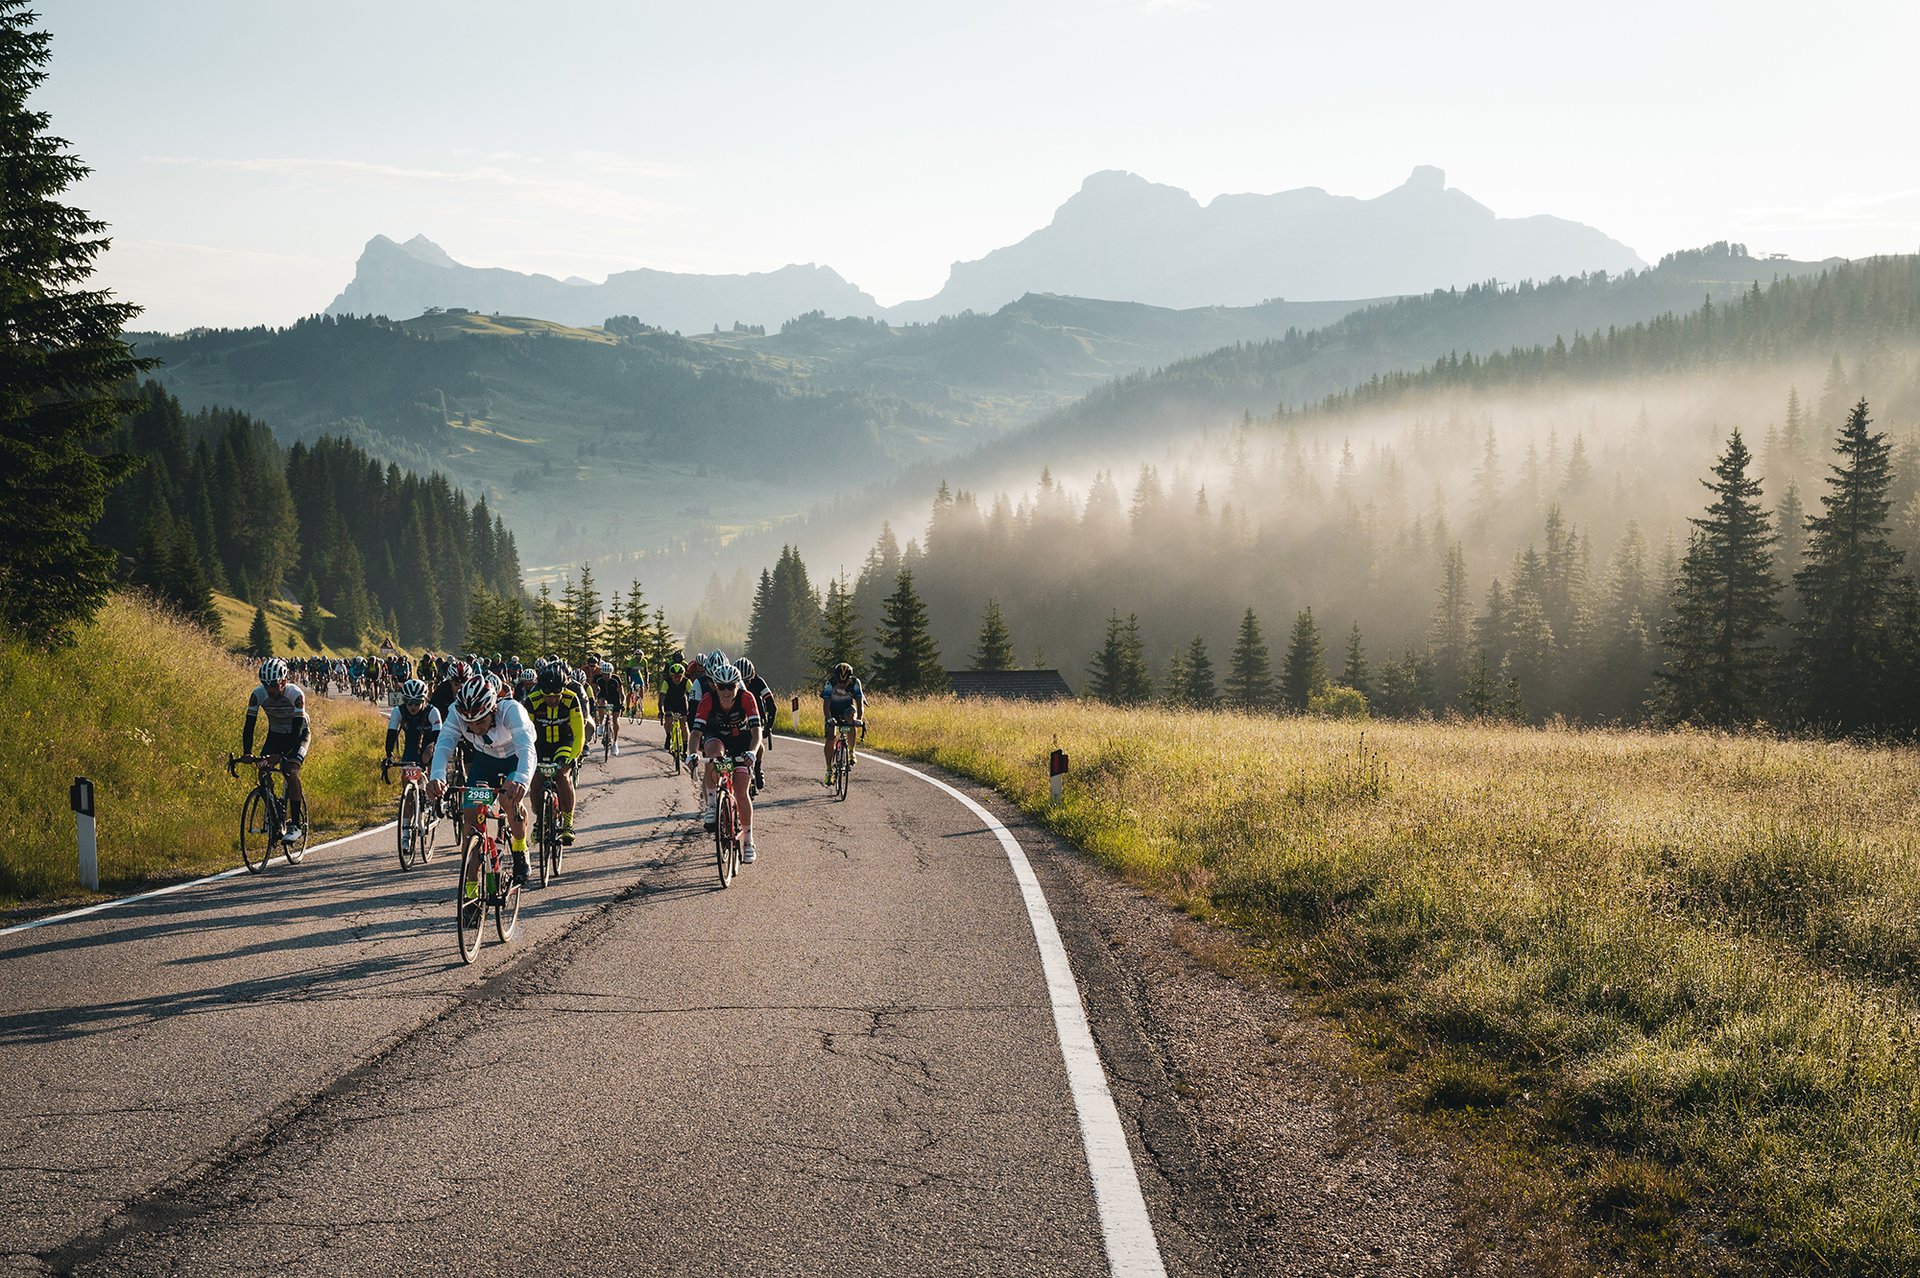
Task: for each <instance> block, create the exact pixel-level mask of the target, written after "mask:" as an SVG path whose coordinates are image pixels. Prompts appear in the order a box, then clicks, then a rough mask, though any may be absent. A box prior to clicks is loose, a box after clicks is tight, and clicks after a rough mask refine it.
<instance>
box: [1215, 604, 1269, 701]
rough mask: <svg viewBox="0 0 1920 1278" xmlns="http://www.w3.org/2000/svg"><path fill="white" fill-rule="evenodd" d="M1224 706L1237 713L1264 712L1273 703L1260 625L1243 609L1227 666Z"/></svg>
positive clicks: (1267, 657)
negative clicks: (1247, 711) (1238, 630)
mask: <svg viewBox="0 0 1920 1278" xmlns="http://www.w3.org/2000/svg"><path fill="white" fill-rule="evenodd" d="M1226 694H1227V704H1228V705H1231V706H1233V707H1234V708H1235V709H1237V710H1264V709H1265V708H1266V707H1267V706H1268V705H1270V704H1272V702H1273V665H1272V661H1271V659H1270V658H1269V656H1268V655H1267V641H1266V640H1265V639H1263V638H1261V636H1260V621H1259V619H1258V618H1257V617H1255V616H1254V615H1253V609H1251V608H1249V609H1247V615H1246V616H1244V617H1242V618H1241V619H1240V633H1239V637H1238V638H1236V639H1235V640H1234V644H1233V656H1232V658H1231V659H1230V660H1229V662H1228V665H1227V690H1226Z"/></svg>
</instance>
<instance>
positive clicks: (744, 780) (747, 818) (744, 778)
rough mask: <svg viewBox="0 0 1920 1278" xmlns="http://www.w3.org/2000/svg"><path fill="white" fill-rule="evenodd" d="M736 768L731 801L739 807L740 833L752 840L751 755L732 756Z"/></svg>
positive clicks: (748, 753) (748, 752) (749, 753)
mask: <svg viewBox="0 0 1920 1278" xmlns="http://www.w3.org/2000/svg"><path fill="white" fill-rule="evenodd" d="M734 763H735V764H736V765H738V766H736V767H735V768H734V770H733V777H732V781H733V801H734V802H735V803H737V804H738V805H739V806H740V833H741V835H742V837H744V838H747V839H749V840H750V839H752V838H753V786H752V784H751V782H752V780H753V753H752V751H743V752H742V753H740V754H738V755H735V756H734Z"/></svg>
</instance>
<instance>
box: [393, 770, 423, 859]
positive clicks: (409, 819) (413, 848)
mask: <svg viewBox="0 0 1920 1278" xmlns="http://www.w3.org/2000/svg"><path fill="white" fill-rule="evenodd" d="M419 826H420V787H418V786H416V785H414V784H413V783H412V782H411V781H409V782H407V783H406V784H405V785H403V786H401V787H400V810H399V812H398V813H397V814H396V815H395V817H394V826H393V833H394V842H395V843H397V844H398V845H399V849H398V850H399V854H400V868H401V869H403V870H410V869H412V868H413V862H414V859H415V858H416V857H419V856H420V851H421V849H420V829H419ZM421 859H424V858H421Z"/></svg>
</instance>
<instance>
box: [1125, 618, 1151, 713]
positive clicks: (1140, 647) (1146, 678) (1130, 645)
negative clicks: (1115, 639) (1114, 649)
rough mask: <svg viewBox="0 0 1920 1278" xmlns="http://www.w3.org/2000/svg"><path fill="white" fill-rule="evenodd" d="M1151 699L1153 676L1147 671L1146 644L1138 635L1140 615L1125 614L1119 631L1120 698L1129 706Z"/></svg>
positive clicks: (1144, 702)
mask: <svg viewBox="0 0 1920 1278" xmlns="http://www.w3.org/2000/svg"><path fill="white" fill-rule="evenodd" d="M1152 699H1153V676H1152V675H1151V674H1150V673H1148V671H1147V646H1146V643H1145V641H1144V640H1142V639H1141V637H1140V616H1139V614H1138V613H1131V612H1130V613H1128V614H1127V624H1126V626H1125V628H1124V629H1122V630H1121V632H1120V700H1121V704H1123V705H1129V706H1137V705H1144V704H1146V703H1147V702H1148V701H1150V700H1152Z"/></svg>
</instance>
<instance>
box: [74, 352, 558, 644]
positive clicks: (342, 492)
mask: <svg viewBox="0 0 1920 1278" xmlns="http://www.w3.org/2000/svg"><path fill="white" fill-rule="evenodd" d="M128 402H129V403H130V405H131V411H129V412H128V413H127V414H126V416H125V417H124V418H123V419H122V421H121V422H120V424H119V425H118V427H117V428H116V429H114V430H113V431H112V432H111V433H109V434H108V435H107V436H106V437H105V439H104V440H103V441H102V447H104V448H105V449H106V450H107V451H108V452H109V453H111V454H113V455H116V456H121V457H125V458H128V459H130V461H131V463H132V471H131V477H130V479H129V480H128V482H126V483H125V484H123V485H121V486H120V487H119V488H117V489H115V490H114V491H113V492H112V493H111V494H110V495H108V496H107V498H106V500H105V501H104V503H103V508H102V511H101V516H100V519H99V521H98V523H97V524H96V525H95V527H94V529H93V536H94V538H95V539H96V541H97V542H98V544H100V545H101V546H104V547H106V548H108V549H110V550H111V551H113V552H114V554H115V555H116V556H117V558H118V561H119V564H120V566H121V572H122V574H123V576H124V579H125V580H127V581H129V582H131V583H132V584H135V585H138V586H142V587H145V588H147V589H149V590H151V591H152V592H153V593H155V594H156V595H158V596H159V597H160V598H162V599H164V600H166V601H167V602H169V603H171V604H172V605H173V606H175V607H177V608H179V609H180V610H181V611H183V612H185V613H186V614H187V615H189V616H191V617H194V618H196V619H198V620H200V621H201V622H203V623H204V624H209V625H211V624H212V623H213V619H214V611H213V598H212V596H213V592H214V591H219V592H220V593H223V594H231V595H235V596H238V597H239V598H241V599H244V600H246V601H248V602H251V603H253V604H255V605H256V606H261V605H264V604H265V603H266V602H267V601H269V600H271V599H274V598H279V597H282V596H283V595H286V594H289V593H291V594H292V595H293V596H294V597H296V598H298V599H299V601H300V602H301V604H302V617H301V624H302V627H303V629H305V630H306V631H307V637H308V639H309V641H310V642H312V643H314V644H315V645H318V644H320V643H322V642H325V643H330V644H333V645H336V646H352V645H354V644H357V643H359V642H360V641H361V640H362V639H363V638H366V637H368V636H371V635H374V634H376V633H377V634H384V635H390V636H391V637H393V638H394V639H395V641H396V642H399V643H402V644H405V645H407V646H411V647H423V648H425V647H433V648H438V647H442V646H445V645H447V644H450V643H452V642H455V641H456V640H458V639H459V638H460V637H461V636H462V635H464V634H465V633H466V631H467V628H468V623H469V616H468V613H469V608H470V606H471V603H472V600H473V598H474V592H475V590H476V589H479V590H482V591H485V592H491V594H492V595H494V596H498V597H505V598H518V597H519V595H520V594H521V593H522V591H521V587H520V556H519V551H518V549H517V548H516V546H515V544H514V538H513V534H512V533H511V532H509V531H508V530H507V528H506V525H505V524H504V523H503V522H502V521H501V519H500V518H499V517H498V516H496V515H494V514H493V513H492V511H491V510H489V508H488V506H487V502H486V499H485V498H484V497H483V498H480V499H479V500H476V501H473V502H471V503H470V502H469V501H468V499H467V496H466V494H465V493H463V492H461V491H460V490H458V489H456V488H454V487H453V486H452V485H451V484H449V483H448V482H447V480H446V478H445V476H442V475H439V474H434V475H429V476H424V477H423V476H420V475H416V474H413V473H411V472H403V471H401V470H400V469H399V467H397V466H393V465H385V466H383V465H381V464H380V463H379V462H378V461H377V460H375V459H374V458H373V457H372V456H370V455H368V454H367V453H366V452H364V451H363V450H362V449H360V448H359V447H358V446H357V445H354V444H352V443H349V442H348V441H346V440H344V439H336V438H331V437H322V438H321V439H319V440H317V441H315V442H313V443H312V444H307V443H305V442H301V443H296V444H294V445H293V446H292V447H291V448H284V447H282V446H281V445H280V444H279V443H278V442H277V441H276V440H275V439H274V437H273V433H272V431H271V430H270V429H269V428H268V427H267V426H266V425H265V423H263V422H260V421H257V420H255V419H254V418H251V417H249V416H247V415H246V414H244V413H240V412H236V411H233V410H229V409H203V410H201V411H199V412H196V413H188V412H186V411H185V410H184V409H183V408H182V407H181V405H180V402H179V401H178V400H177V399H175V398H174V397H173V396H172V395H171V394H170V393H168V392H167V391H166V390H165V388H163V387H161V386H160V385H158V384H157V383H154V382H147V383H145V384H144V385H142V386H140V387H139V389H138V390H137V391H136V392H134V393H133V394H132V395H131V396H129V399H128ZM323 610H324V611H325V612H331V613H332V617H331V618H328V619H324V620H323Z"/></svg>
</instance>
